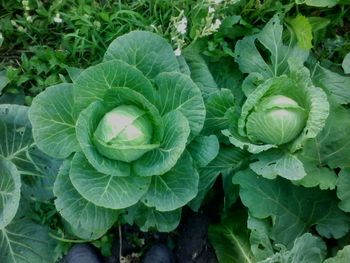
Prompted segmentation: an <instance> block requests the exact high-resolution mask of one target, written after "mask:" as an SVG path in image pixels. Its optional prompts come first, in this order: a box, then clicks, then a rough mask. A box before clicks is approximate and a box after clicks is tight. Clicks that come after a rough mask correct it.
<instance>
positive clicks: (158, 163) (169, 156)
mask: <svg viewBox="0 0 350 263" xmlns="http://www.w3.org/2000/svg"><path fill="white" fill-rule="evenodd" d="M163 123H164V137H163V141H162V143H161V145H160V147H159V148H157V149H154V150H152V151H149V152H147V153H146V154H145V155H143V156H142V157H141V158H140V159H138V160H136V161H135V162H134V163H133V170H134V171H135V172H136V174H138V175H141V176H152V175H162V174H164V173H166V172H167V171H169V170H170V169H171V168H172V167H173V166H174V165H175V164H176V162H177V161H178V159H179V158H180V156H181V154H182V153H183V152H184V150H185V148H186V143H187V139H188V136H189V134H190V127H189V124H188V121H187V119H186V118H185V117H184V116H183V114H182V113H181V112H179V111H172V112H170V113H168V114H166V115H164V117H163Z"/></svg>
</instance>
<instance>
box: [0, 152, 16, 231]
mask: <svg viewBox="0 0 350 263" xmlns="http://www.w3.org/2000/svg"><path fill="white" fill-rule="evenodd" d="M20 197H21V176H20V174H19V172H18V170H17V168H16V166H15V165H14V164H13V163H12V162H10V161H8V160H6V159H4V160H2V159H0V198H1V199H0V207H1V210H0V229H3V228H4V227H6V226H7V225H8V224H9V223H10V222H11V221H12V219H13V218H14V217H15V215H16V212H17V209H18V206H19V200H20Z"/></svg>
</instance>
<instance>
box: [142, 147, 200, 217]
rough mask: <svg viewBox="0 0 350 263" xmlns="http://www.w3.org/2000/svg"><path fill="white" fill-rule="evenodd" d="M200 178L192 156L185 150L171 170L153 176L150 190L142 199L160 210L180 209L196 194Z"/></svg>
mask: <svg viewBox="0 0 350 263" xmlns="http://www.w3.org/2000/svg"><path fill="white" fill-rule="evenodd" d="M198 180H199V176H198V172H197V171H196V170H195V169H194V167H193V163H192V158H191V156H190V154H189V153H188V152H184V153H183V155H182V156H181V158H180V159H179V160H178V162H177V164H176V165H175V166H174V167H173V168H172V169H171V170H170V171H169V172H167V173H165V174H163V175H157V176H153V177H152V182H151V185H150V187H149V190H148V192H147V194H146V195H145V196H144V197H143V198H142V201H143V202H144V203H145V204H146V205H147V206H149V207H155V208H156V210H158V211H172V210H175V209H178V208H180V207H182V206H184V205H186V204H187V203H188V202H189V201H191V200H192V199H193V198H194V197H195V196H196V194H197V191H198Z"/></svg>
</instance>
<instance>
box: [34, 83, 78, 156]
mask: <svg viewBox="0 0 350 263" xmlns="http://www.w3.org/2000/svg"><path fill="white" fill-rule="evenodd" d="M73 107H74V101H73V85H72V84H68V83H64V84H59V85H56V86H52V87H49V88H47V89H46V90H45V91H44V92H42V93H41V94H39V95H38V96H36V97H35V98H34V100H33V103H32V107H31V108H30V109H29V112H28V115H29V119H30V121H31V123H32V125H33V137H34V140H35V142H36V143H37V145H38V147H39V148H40V150H42V151H43V152H45V153H47V154H48V155H51V156H53V157H56V158H66V157H68V156H69V155H70V154H71V153H72V152H75V151H77V150H78V149H79V144H78V141H77V139H76V135H75V122H76V118H75V117H74V116H73Z"/></svg>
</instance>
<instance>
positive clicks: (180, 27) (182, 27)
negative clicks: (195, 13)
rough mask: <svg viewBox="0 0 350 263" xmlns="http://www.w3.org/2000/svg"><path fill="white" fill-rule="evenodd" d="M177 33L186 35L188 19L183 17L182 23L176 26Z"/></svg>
mask: <svg viewBox="0 0 350 263" xmlns="http://www.w3.org/2000/svg"><path fill="white" fill-rule="evenodd" d="M176 30H177V32H179V33H181V34H185V33H186V30H187V18H186V17H183V18H182V19H181V21H180V22H179V23H178V24H177V26H176Z"/></svg>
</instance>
